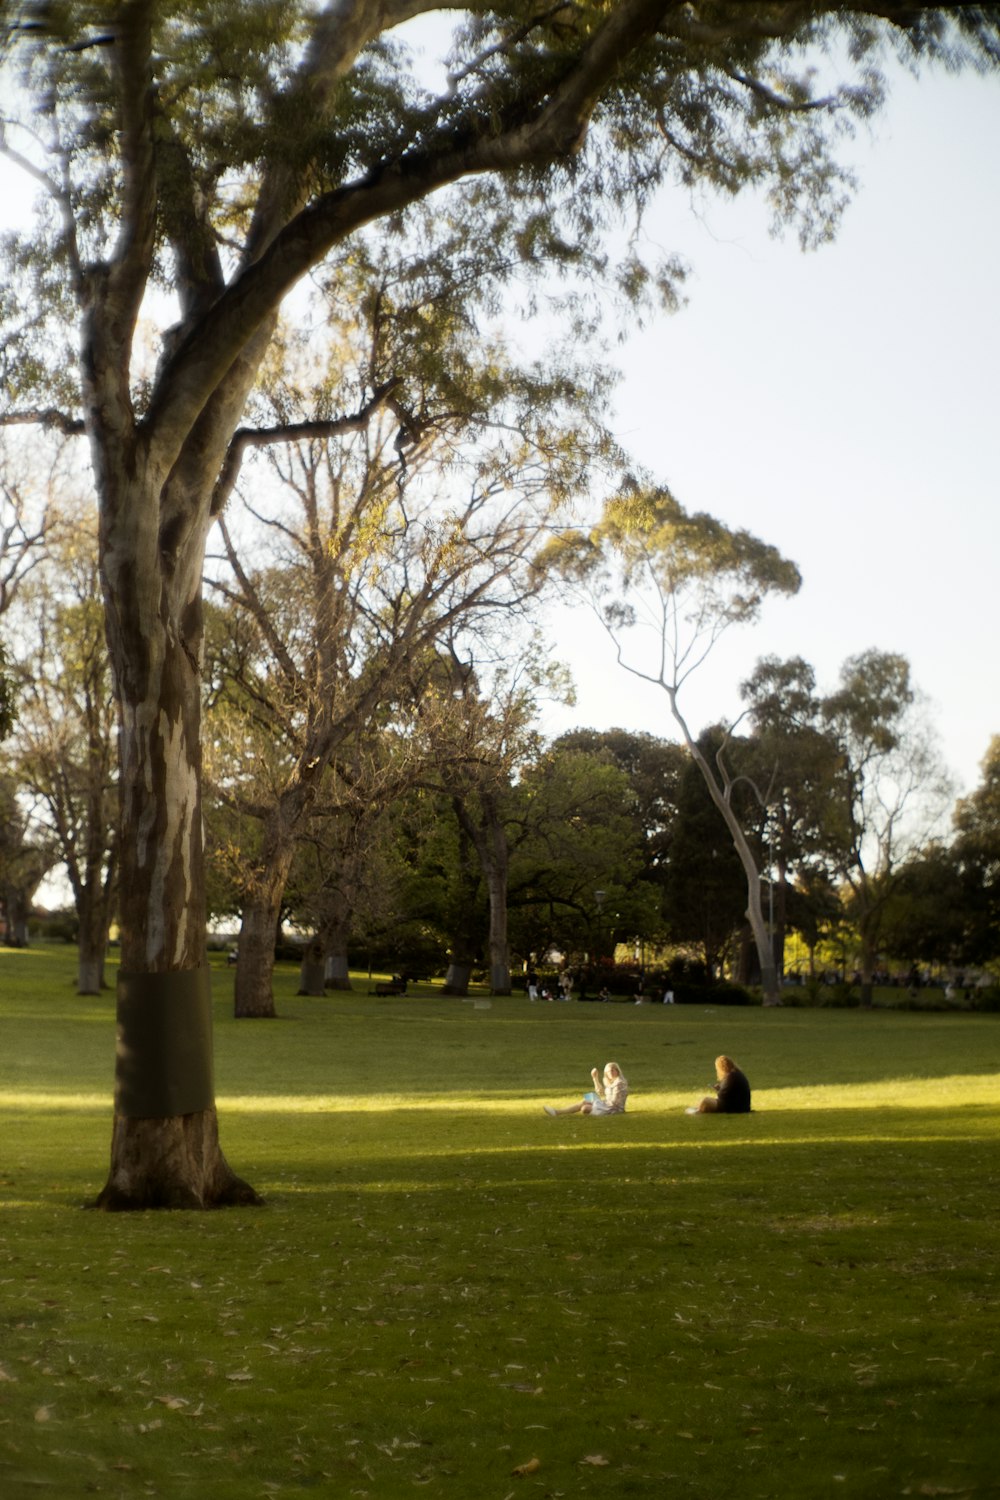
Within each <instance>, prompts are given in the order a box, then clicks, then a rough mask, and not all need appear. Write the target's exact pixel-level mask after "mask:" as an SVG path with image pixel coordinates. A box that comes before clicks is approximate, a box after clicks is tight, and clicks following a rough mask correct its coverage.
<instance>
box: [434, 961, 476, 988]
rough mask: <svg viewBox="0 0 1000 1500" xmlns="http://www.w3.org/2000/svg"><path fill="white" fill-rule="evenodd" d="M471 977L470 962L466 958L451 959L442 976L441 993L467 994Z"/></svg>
mask: <svg viewBox="0 0 1000 1500" xmlns="http://www.w3.org/2000/svg"><path fill="white" fill-rule="evenodd" d="M471 978H472V963H471V961H469V960H466V959H452V961H451V963H450V964H449V965H448V970H447V973H446V974H445V976H444V984H443V985H442V987H441V993H442V995H467V994H468V993H469V980H470V979H471Z"/></svg>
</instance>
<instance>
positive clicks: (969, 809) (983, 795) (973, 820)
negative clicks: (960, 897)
mask: <svg viewBox="0 0 1000 1500" xmlns="http://www.w3.org/2000/svg"><path fill="white" fill-rule="evenodd" d="M980 769H981V772H982V775H981V779H980V782H979V785H978V786H977V787H976V788H975V789H974V790H973V791H972V792H971V793H970V794H969V795H968V796H967V797H962V798H960V799H959V801H958V803H957V804H956V807H955V812H954V824H955V838H954V843H953V845H952V855H953V857H954V859H955V860H956V862H957V864H958V868H959V871H960V873H961V877H962V882H963V887H964V891H965V902H964V905H965V912H966V920H967V933H966V939H965V957H966V960H967V961H971V962H977V963H987V962H992V963H995V962H996V960H997V959H998V958H1000V736H998V735H994V737H993V739H992V740H991V741H990V744H989V747H988V749H987V751H986V754H985V755H984V756H983V759H982V762H981V767H980Z"/></svg>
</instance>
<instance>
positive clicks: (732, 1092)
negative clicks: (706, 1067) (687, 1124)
mask: <svg viewBox="0 0 1000 1500" xmlns="http://www.w3.org/2000/svg"><path fill="white" fill-rule="evenodd" d="M715 1076H716V1078H717V1079H718V1082H717V1083H716V1085H715V1097H714V1098H713V1097H712V1095H711V1094H708V1095H707V1096H706V1097H705V1098H704V1099H703V1100H702V1101H701V1103H700V1104H697V1105H695V1104H692V1105H690V1106H689V1107H688V1109H687V1111H686V1113H687V1114H689V1115H748V1114H749V1113H750V1081H749V1079H748V1078H747V1075H746V1074H745V1073H743V1072H741V1071H740V1069H739V1068H738V1067H737V1066H736V1064H735V1063H734V1062H733V1060H732V1058H731V1057H717V1058H716V1059H715Z"/></svg>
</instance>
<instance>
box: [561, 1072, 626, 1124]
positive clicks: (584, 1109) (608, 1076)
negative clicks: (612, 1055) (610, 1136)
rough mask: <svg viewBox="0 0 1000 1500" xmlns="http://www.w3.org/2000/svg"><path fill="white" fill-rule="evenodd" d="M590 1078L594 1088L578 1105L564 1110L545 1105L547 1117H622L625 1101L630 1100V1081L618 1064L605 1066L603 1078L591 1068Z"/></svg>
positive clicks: (568, 1106) (567, 1106)
mask: <svg viewBox="0 0 1000 1500" xmlns="http://www.w3.org/2000/svg"><path fill="white" fill-rule="evenodd" d="M590 1076H591V1078H592V1079H593V1080H594V1087H593V1089H592V1090H590V1091H589V1092H588V1093H586V1094H584V1096H583V1098H582V1099H581V1100H580V1102H579V1103H578V1104H567V1105H566V1107H565V1108H564V1109H556V1108H555V1107H554V1106H553V1105H551V1104H543V1105H542V1108H543V1109H544V1111H545V1113H546V1114H547V1115H620V1114H624V1112H625V1100H626V1099H627V1098H628V1079H627V1078H626V1077H625V1075H624V1073H623V1072H622V1070H621V1068H620V1067H619V1066H618V1064H617V1063H616V1062H609V1063H605V1064H604V1076H603V1078H602V1077H601V1075H600V1073H598V1071H597V1069H596V1068H591V1070H590Z"/></svg>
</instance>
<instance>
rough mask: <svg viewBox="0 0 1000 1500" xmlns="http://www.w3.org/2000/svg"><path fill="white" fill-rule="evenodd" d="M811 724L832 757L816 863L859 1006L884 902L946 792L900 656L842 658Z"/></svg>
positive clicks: (867, 992)
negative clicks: (834, 764)
mask: <svg viewBox="0 0 1000 1500" xmlns="http://www.w3.org/2000/svg"><path fill="white" fill-rule="evenodd" d="M819 714H820V721H821V723H822V725H823V727H824V729H825V731H826V733H828V734H829V735H831V736H832V738H833V740H834V742H835V743H836V745H837V749H838V753H839V757H840V765H839V768H838V774H837V777H836V779H835V782H834V785H833V788H832V795H831V797H830V800H829V812H828V818H827V822H826V853H827V858H828V859H829V860H830V861H831V865H832V868H833V870H834V872H835V873H836V874H837V875H838V876H839V877H840V878H841V880H842V881H843V882H844V883H845V886H846V891H847V898H848V899H847V911H848V915H849V916H850V917H851V918H852V920H853V921H854V923H855V925H856V927H857V930H858V937H859V942H860V953H861V983H862V1003H864V1004H870V1003H871V995H872V983H873V977H872V976H873V974H874V971H875V968H876V965H877V961H878V955H879V947H880V943H881V938H882V929H883V922H884V919H885V917H886V913H887V909H888V904H889V901H890V898H891V897H892V896H893V894H894V893H895V891H896V890H897V889H898V887H899V885H900V882H901V880H902V878H903V874H904V871H905V870H906V867H907V861H908V860H910V859H911V858H912V857H913V856H914V855H915V854H916V853H917V852H918V851H919V850H921V849H923V848H924V847H925V846H927V845H928V844H929V843H930V842H931V841H932V840H933V839H934V837H935V835H936V834H937V833H938V832H939V830H940V827H941V823H942V820H943V818H944V816H945V814H946V812H947V810H948V808H949V807H950V806H951V804H952V801H953V799H954V791H953V787H952V783H951V779H950V776H949V774H948V772H947V769H946V767H945V766H944V764H943V763H942V760H941V755H940V751H939V749H938V745H937V741H936V738H935V736H934V733H933V730H932V728H931V725H930V723H929V721H928V716H927V712H926V706H925V704H924V703H923V702H922V700H921V696H920V694H919V692H918V691H917V689H916V688H915V687H914V684H913V682H912V680H911V676H910V664H909V662H908V661H907V660H906V658H905V657H904V656H900V655H898V654H897V653H895V652H890V651H876V650H869V651H863V652H861V653H859V654H858V655H857V656H851V657H848V659H847V660H846V661H845V662H844V663H843V665H842V667H841V670H840V679H839V682H838V684H837V686H836V688H835V689H834V691H833V692H831V693H829V694H827V695H825V696H824V697H823V698H822V699H821V702H820V705H819Z"/></svg>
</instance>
